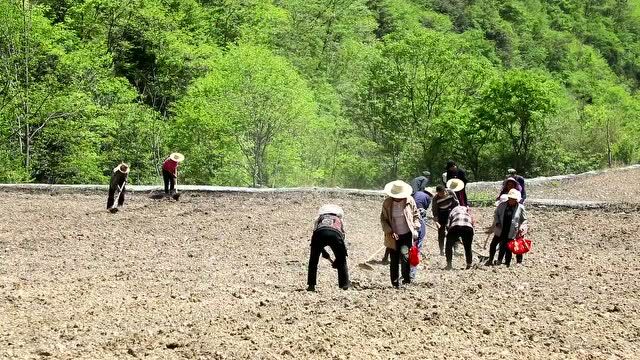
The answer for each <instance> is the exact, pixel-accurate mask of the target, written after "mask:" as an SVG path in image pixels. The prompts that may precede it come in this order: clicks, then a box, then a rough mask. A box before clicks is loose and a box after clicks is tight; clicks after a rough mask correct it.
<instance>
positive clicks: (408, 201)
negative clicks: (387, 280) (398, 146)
mask: <svg viewBox="0 0 640 360" xmlns="http://www.w3.org/2000/svg"><path fill="white" fill-rule="evenodd" d="M411 192H412V189H411V185H409V184H407V183H405V182H404V181H401V180H396V181H392V182H390V183H388V184H387V185H386V186H385V187H384V193H385V194H386V195H387V198H386V199H385V200H384V202H383V203H382V211H381V213H380V224H381V225H382V231H383V232H384V245H385V246H386V247H387V249H388V250H389V253H390V257H391V262H390V271H389V275H390V277H391V285H392V286H393V287H395V288H399V287H400V274H399V273H398V266H401V268H402V283H403V284H409V283H411V274H410V271H411V270H410V266H409V249H410V248H411V246H412V245H414V242H415V241H416V240H417V239H418V230H419V229H420V213H419V212H418V207H417V206H416V202H415V200H413V197H411Z"/></svg>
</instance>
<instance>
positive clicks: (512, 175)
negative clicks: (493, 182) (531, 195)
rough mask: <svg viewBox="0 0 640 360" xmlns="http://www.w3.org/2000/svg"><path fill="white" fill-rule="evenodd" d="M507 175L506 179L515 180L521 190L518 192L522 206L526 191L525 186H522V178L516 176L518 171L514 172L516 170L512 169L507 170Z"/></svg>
mask: <svg viewBox="0 0 640 360" xmlns="http://www.w3.org/2000/svg"><path fill="white" fill-rule="evenodd" d="M507 173H508V174H509V175H507V177H512V178H514V179H516V181H517V182H518V184H520V188H521V189H522V190H521V191H520V194H521V195H522V201H521V202H520V203H521V204H524V200H525V199H526V198H527V190H526V189H525V186H524V177H522V176H520V175H518V171H516V169H513V168H511V169H509V170H507Z"/></svg>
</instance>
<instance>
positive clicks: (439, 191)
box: [431, 179, 464, 256]
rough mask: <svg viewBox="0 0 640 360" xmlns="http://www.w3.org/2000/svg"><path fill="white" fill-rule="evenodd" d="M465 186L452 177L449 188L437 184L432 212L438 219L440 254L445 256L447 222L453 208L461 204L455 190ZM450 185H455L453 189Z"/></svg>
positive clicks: (448, 184)
mask: <svg viewBox="0 0 640 360" xmlns="http://www.w3.org/2000/svg"><path fill="white" fill-rule="evenodd" d="M461 186H462V187H464V184H463V183H462V181H460V180H458V179H451V180H449V181H448V183H447V188H445V187H444V186H442V185H438V186H436V195H435V196H434V197H433V200H432V204H431V213H432V214H433V218H434V219H435V220H436V227H437V228H438V246H439V247H440V256H444V255H445V252H444V245H445V244H444V240H445V237H446V235H447V224H448V223H449V214H450V213H451V210H453V208H455V207H456V206H458V205H460V202H459V201H458V197H457V196H456V194H455V192H454V190H455V189H459V188H460V187H461ZM450 187H453V189H451V188H450Z"/></svg>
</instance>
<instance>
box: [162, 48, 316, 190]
mask: <svg viewBox="0 0 640 360" xmlns="http://www.w3.org/2000/svg"><path fill="white" fill-rule="evenodd" d="M176 111H177V120H176V124H175V128H176V135H175V144H176V147H177V148H196V149H197V151H196V152H197V153H199V155H198V156H197V157H196V159H193V158H192V160H190V162H189V167H188V169H185V173H186V174H185V175H186V176H192V175H191V174H192V173H191V171H193V172H195V171H197V170H192V169H193V168H198V167H203V168H208V169H210V170H211V172H209V173H208V174H206V178H200V177H198V178H193V176H192V180H194V181H204V182H216V183H223V184H224V183H226V184H236V185H237V184H244V183H245V181H247V180H249V181H248V182H249V184H251V185H252V186H263V185H266V186H275V185H285V184H290V183H292V182H294V181H295V179H296V176H299V172H300V168H301V159H300V157H299V155H298V153H299V151H300V150H301V149H300V145H301V144H302V142H301V139H302V138H304V137H305V136H307V135H308V130H309V128H308V125H307V124H308V123H312V122H313V121H314V120H315V104H314V102H313V101H312V97H311V94H310V92H309V90H308V89H307V87H306V84H305V82H304V81H303V80H302V79H301V78H300V76H299V75H298V74H297V73H296V71H295V70H294V69H293V68H292V67H291V65H290V64H289V63H288V62H287V61H286V60H285V59H283V58H281V57H278V56H275V55H273V54H272V53H271V52H270V51H269V50H267V49H265V48H262V47H256V46H250V45H239V46H238V47H234V48H231V49H230V50H229V52H228V53H226V54H225V56H224V57H223V58H222V59H221V60H220V61H219V62H217V63H216V64H215V65H214V67H213V69H212V71H211V72H210V73H209V74H208V75H207V76H205V77H204V78H202V79H201V80H199V81H198V82H197V83H196V84H195V85H194V87H193V88H192V89H191V90H190V91H189V94H188V96H187V97H186V98H185V99H184V100H183V101H181V102H180V104H178V107H177V109H176ZM227 155H229V156H230V158H229V159H220V157H226V156H227ZM209 161H211V162H213V163H218V164H219V166H220V167H221V168H222V169H216V168H214V169H211V168H210V167H208V166H207V164H206V163H207V162H209ZM238 166H239V167H240V168H241V169H242V172H240V173H238V172H236V173H235V174H233V175H234V177H233V178H228V179H227V178H225V177H224V176H218V173H219V174H220V175H224V174H226V175H230V173H231V172H233V171H234V170H235V169H237V168H238ZM229 167H231V168H230V169H229ZM225 168H226V169H225ZM193 174H194V175H195V174H197V172H196V173H193ZM199 175H200V176H202V175H204V174H199Z"/></svg>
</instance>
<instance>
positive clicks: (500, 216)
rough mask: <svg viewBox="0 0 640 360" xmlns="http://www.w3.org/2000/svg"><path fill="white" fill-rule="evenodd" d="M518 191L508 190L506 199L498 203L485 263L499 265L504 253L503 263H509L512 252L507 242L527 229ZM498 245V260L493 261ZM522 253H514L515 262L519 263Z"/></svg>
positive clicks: (524, 211) (524, 210)
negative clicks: (487, 257) (487, 258)
mask: <svg viewBox="0 0 640 360" xmlns="http://www.w3.org/2000/svg"><path fill="white" fill-rule="evenodd" d="M520 200H521V197H520V191H518V190H516V189H511V190H509V193H508V194H507V201H505V202H502V203H500V204H498V207H496V210H495V212H494V215H493V229H494V230H493V240H492V241H491V245H490V246H489V260H487V262H486V263H485V265H487V266H490V265H499V264H500V262H501V261H500V260H501V259H502V255H503V254H504V261H505V262H504V263H505V265H507V266H510V265H511V258H512V256H513V254H512V253H511V251H509V249H508V248H507V243H508V242H509V241H511V240H513V239H515V238H517V237H520V236H523V235H524V234H525V233H526V232H527V230H528V221H527V211H526V209H525V207H524V205H522V204H520ZM498 245H499V246H500V254H499V256H498V259H499V260H498V262H495V263H494V261H493V258H494V257H495V254H496V249H497V247H498ZM522 260H523V256H522V255H516V262H517V263H518V264H521V263H522Z"/></svg>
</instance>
